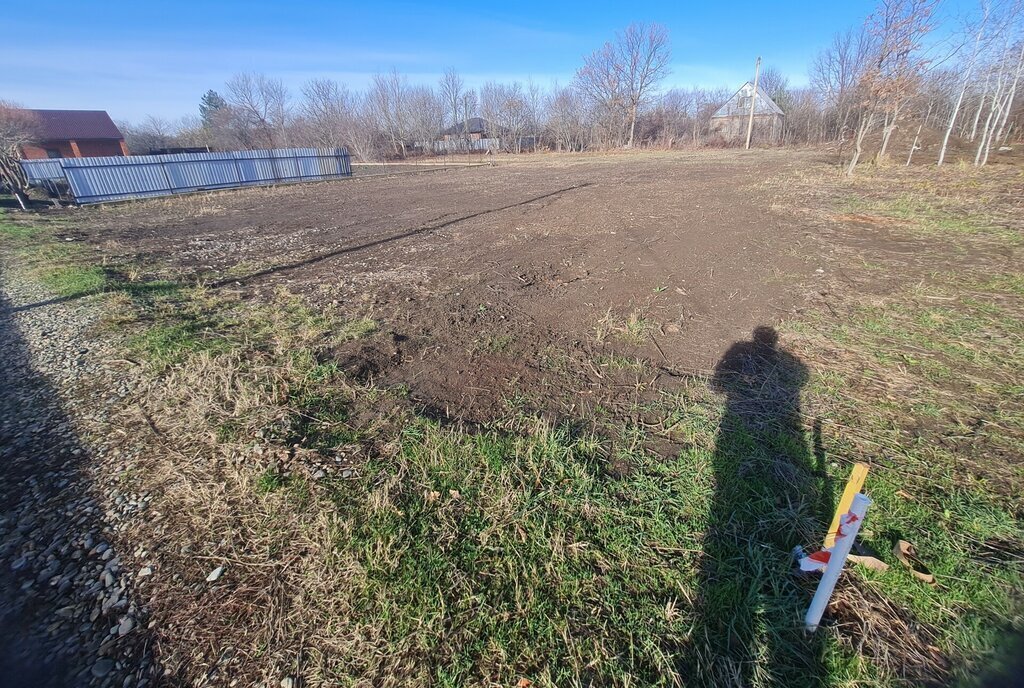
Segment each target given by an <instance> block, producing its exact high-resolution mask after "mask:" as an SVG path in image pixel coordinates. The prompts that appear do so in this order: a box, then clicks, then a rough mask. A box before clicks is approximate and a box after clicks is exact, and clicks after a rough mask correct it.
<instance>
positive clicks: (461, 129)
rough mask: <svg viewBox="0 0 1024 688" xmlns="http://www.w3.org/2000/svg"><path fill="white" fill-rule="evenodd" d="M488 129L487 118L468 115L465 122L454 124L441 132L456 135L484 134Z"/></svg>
mask: <svg viewBox="0 0 1024 688" xmlns="http://www.w3.org/2000/svg"><path fill="white" fill-rule="evenodd" d="M487 130H488V126H487V120H485V119H484V118H483V117H470V118H469V119H468V120H466V121H465V122H459V123H458V124H454V125H452V126H450V127H448V128H447V129H445V130H444V131H442V132H441V135H442V136H457V135H459V134H481V135H483V134H486V133H487Z"/></svg>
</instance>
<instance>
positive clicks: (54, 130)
mask: <svg viewBox="0 0 1024 688" xmlns="http://www.w3.org/2000/svg"><path fill="white" fill-rule="evenodd" d="M28 112H30V113H32V115H33V117H34V118H35V120H36V131H35V134H36V136H35V140H36V142H35V143H34V144H32V145H27V146H22V149H21V154H22V156H23V157H25V158H27V159H29V160H32V159H39V158H88V157H93V156H101V155H128V154H129V153H128V147H127V146H126V145H124V136H122V135H121V132H120V131H119V130H118V128H117V125H115V124H114V122H113V120H111V119H110V115H108V114H107V113H106V112H105V111H104V110H28Z"/></svg>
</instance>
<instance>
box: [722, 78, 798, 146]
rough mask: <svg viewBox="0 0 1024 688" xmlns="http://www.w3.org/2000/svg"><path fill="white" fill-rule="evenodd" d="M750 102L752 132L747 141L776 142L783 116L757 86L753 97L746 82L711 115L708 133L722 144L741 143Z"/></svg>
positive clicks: (752, 89)
mask: <svg viewBox="0 0 1024 688" xmlns="http://www.w3.org/2000/svg"><path fill="white" fill-rule="evenodd" d="M751 99H753V100H754V131H753V135H752V137H751V139H752V140H754V141H769V142H775V141H778V140H779V138H781V136H782V125H783V123H784V121H785V117H786V115H785V113H783V112H782V108H780V107H779V106H778V105H776V104H775V101H774V100H772V99H771V98H769V97H768V94H767V93H765V92H764V90H763V89H762V88H761V86H760V85H758V87H757V95H756V96H755V95H754V85H753V84H752V83H750V82H749V81H748V82H747V83H745V84H743V86H741V87H740V90H738V91H736V93H735V94H733V96H732V97H731V98H729V100H727V101H726V102H725V105H723V106H722V107H720V108H718V110H716V111H715V114H713V115H712V116H711V133H712V134H718V135H719V136H721V137H722V138H723V139H725V140H726V141H743V140H745V139H746V137H747V123H748V122H749V120H750V101H751Z"/></svg>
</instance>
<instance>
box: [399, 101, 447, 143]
mask: <svg viewBox="0 0 1024 688" xmlns="http://www.w3.org/2000/svg"><path fill="white" fill-rule="evenodd" d="M403 105H404V107H405V110H406V112H405V116H404V118H403V119H404V121H405V123H406V135H407V136H408V137H409V138H410V139H411V140H412V141H414V142H415V143H416V144H417V145H418V146H420V147H422V148H423V149H424V150H427V151H430V150H432V146H433V141H434V139H435V138H436V137H437V135H438V133H439V132H440V131H441V130H442V129H444V109H445V108H444V103H443V102H442V101H441V98H439V97H438V95H437V94H436V93H435V92H434V90H433V89H432V88H430V87H429V86H413V87H412V88H410V89H409V91H408V94H407V96H406V99H405V102H404V103H403Z"/></svg>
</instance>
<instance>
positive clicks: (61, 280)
mask: <svg viewBox="0 0 1024 688" xmlns="http://www.w3.org/2000/svg"><path fill="white" fill-rule="evenodd" d="M41 281H42V283H43V284H44V285H46V287H48V288H49V289H51V290H53V291H54V292H55V293H56V294H58V295H60V296H69V297H76V296H86V295H88V294H96V293H98V292H101V291H103V290H104V289H105V288H106V287H107V275H106V273H105V272H104V271H103V268H101V267H98V266H76V265H69V266H64V267H58V268H54V269H51V270H47V271H45V272H44V273H43V275H42V278H41Z"/></svg>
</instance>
